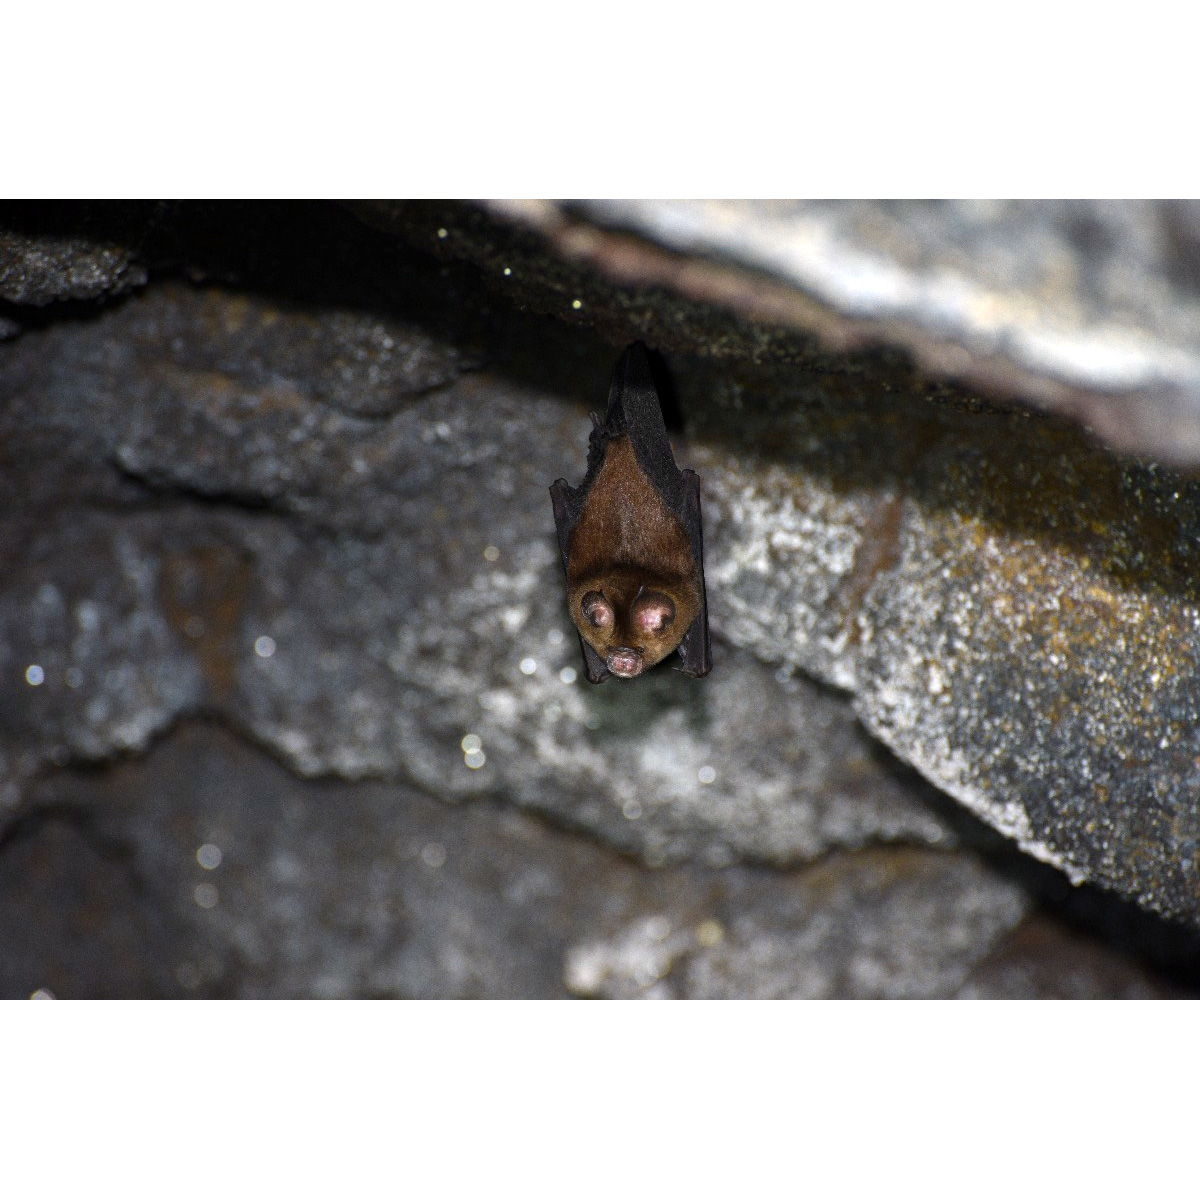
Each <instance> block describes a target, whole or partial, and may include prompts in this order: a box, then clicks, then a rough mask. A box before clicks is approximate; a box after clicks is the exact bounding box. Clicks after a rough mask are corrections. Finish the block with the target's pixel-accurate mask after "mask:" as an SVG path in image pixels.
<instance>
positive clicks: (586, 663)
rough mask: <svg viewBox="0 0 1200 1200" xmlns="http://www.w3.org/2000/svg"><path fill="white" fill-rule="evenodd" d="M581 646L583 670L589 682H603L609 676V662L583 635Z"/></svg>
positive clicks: (580, 641)
mask: <svg viewBox="0 0 1200 1200" xmlns="http://www.w3.org/2000/svg"><path fill="white" fill-rule="evenodd" d="M579 648H580V650H582V651H583V671H584V674H585V675H586V676H587V677H588V683H603V682H604V681H605V680H606V679H607V678H608V676H609V674H610V672H609V669H608V664H607V663H606V662H605V661H604V659H602V658H601V657H600V655H598V654H597V653H596V652H595V650H593V649H592V648H591V646H589V645H588V644H587V642H585V641H584V640H583V638H582V637H581V638H580V639H579Z"/></svg>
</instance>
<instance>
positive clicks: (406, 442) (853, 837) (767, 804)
mask: <svg viewBox="0 0 1200 1200" xmlns="http://www.w3.org/2000/svg"><path fill="white" fill-rule="evenodd" d="M221 299H222V296H221V294H218V293H215V292H213V291H211V290H194V289H180V288H177V287H169V288H161V289H156V290H155V291H154V292H153V293H148V294H147V295H146V296H143V297H140V298H138V299H137V300H135V301H133V302H131V303H128V304H126V305H125V306H123V307H122V308H121V309H120V310H119V311H114V312H112V313H110V314H107V315H105V316H103V317H101V318H99V319H97V320H95V321H92V322H89V323H88V324H87V325H86V326H83V327H79V328H72V327H70V326H66V325H60V326H57V327H55V328H52V329H48V330H45V331H39V332H35V333H29V334H27V335H25V336H24V337H23V338H22V339H21V341H20V342H19V343H18V344H17V345H15V346H14V347H13V348H12V351H11V353H10V356H9V359H8V363H7V367H6V368H4V370H6V372H7V374H6V375H5V376H3V377H0V378H4V379H8V380H11V381H12V384H11V386H12V387H13V388H14V390H16V389H18V388H19V389H21V390H20V391H19V392H18V395H19V396H20V397H21V399H22V400H23V401H26V403H24V404H22V405H21V407H20V413H21V415H20V418H19V419H14V420H13V421H12V422H11V424H10V426H9V427H8V431H7V432H8V434H9V438H10V440H9V443H8V444H9V447H10V451H11V453H12V455H13V460H14V467H15V468H16V470H17V472H18V474H16V475H14V477H13V482H14V485H16V486H19V472H20V471H21V470H22V469H24V470H30V469H31V468H30V465H29V456H28V455H25V454H23V453H21V447H22V444H23V442H25V441H26V440H27V439H31V438H32V439H35V440H36V439H41V442H40V443H39V444H40V445H41V446H42V452H41V457H40V459H39V460H38V462H37V463H36V464H34V465H33V466H32V469H33V470H35V471H37V472H39V473H40V474H41V475H42V476H43V479H42V486H43V487H47V488H50V495H53V494H57V491H58V489H61V490H62V491H67V490H69V488H71V487H74V488H78V487H80V485H81V484H82V485H83V486H84V487H85V488H86V487H90V488H91V489H92V490H93V491H94V493H95V494H97V495H101V494H108V495H110V496H111V497H112V502H114V503H117V504H121V503H122V502H124V504H126V505H127V506H128V507H127V509H126V510H125V511H123V512H122V513H121V516H120V519H119V520H113V519H110V520H107V521H101V520H99V519H98V518H97V517H96V516H95V514H92V513H88V514H86V515H84V516H79V515H77V514H74V513H70V514H67V513H60V514H56V515H55V516H53V517H51V518H50V519H49V520H48V521H47V522H46V524H45V527H44V528H42V529H41V531H40V532H39V534H38V537H37V538H36V539H35V541H34V542H33V544H32V546H31V547H30V546H26V547H25V548H24V551H21V550H16V547H17V544H18V543H19V542H21V531H23V530H24V529H25V528H26V525H25V522H26V521H27V520H28V518H27V517H24V518H23V517H21V516H20V515H18V514H19V512H20V506H19V505H18V506H17V508H16V509H15V510H14V511H12V512H10V514H9V517H8V520H9V522H10V528H11V530H12V533H11V538H10V540H11V542H12V543H13V545H14V549H15V550H16V558H17V560H18V562H20V564H21V565H20V568H19V569H18V570H17V571H16V572H15V573H14V575H13V577H12V579H11V580H10V585H9V589H8V592H7V598H6V603H5V605H4V606H3V608H0V619H3V620H4V628H5V630H6V632H7V634H8V637H7V639H6V647H7V653H8V655H9V674H8V678H9V680H10V681H13V682H12V684H11V685H10V687H9V688H8V689H7V693H6V694H7V696H8V703H9V712H10V713H11V714H12V719H11V722H6V726H7V728H9V729H10V730H11V732H12V735H13V737H12V741H11V742H10V743H9V751H10V756H11V759H12V762H13V772H12V777H11V781H10V794H11V795H15V792H14V791H13V789H14V788H15V787H16V785H17V781H18V780H19V779H20V778H21V777H23V776H27V775H28V774H29V773H30V771H32V770H33V769H34V768H35V767H36V766H37V765H38V763H39V762H45V761H49V762H51V763H56V762H57V763H61V762H64V761H67V760H69V759H75V758H87V759H99V758H103V757H104V756H105V755H106V754H108V753H111V752H112V751H114V750H117V749H140V748H143V747H144V746H145V745H146V744H147V742H148V740H149V738H150V737H151V736H152V735H153V734H155V733H156V732H157V731H159V730H161V729H162V728H164V727H166V726H167V725H169V724H170V723H171V721H172V720H174V719H176V718H177V717H178V716H181V715H184V714H187V713H190V712H194V711H197V710H199V709H204V710H205V711H219V712H221V713H223V714H224V715H225V716H227V717H228V718H229V719H231V720H233V721H235V722H236V723H237V724H238V725H239V727H241V728H243V729H245V730H246V731H247V732H248V733H249V734H250V735H252V736H253V737H255V738H256V739H258V740H259V741H261V742H263V743H264V744H267V745H270V746H272V747H274V748H275V749H276V750H277V751H278V752H279V753H280V754H281V755H282V756H284V758H285V759H286V760H287V761H288V762H289V763H290V764H291V765H292V766H293V767H294V768H295V769H296V770H298V771H300V772H302V773H304V774H309V775H321V774H328V773H334V774H338V775H341V776H343V777H346V778H362V777H365V776H372V775H376V776H378V775H384V776H403V777H405V778H408V779H410V780H412V781H413V782H415V783H417V784H419V785H420V786H422V787H424V788H427V789H428V790H429V791H430V792H432V793H434V794H437V795H443V796H447V797H456V798H467V797H474V796H479V795H482V794H488V793H490V794H504V795H506V796H510V797H511V798H513V799H514V800H515V801H516V802H517V803H518V804H522V805H525V806H528V807H530V808H534V809H537V810H538V811H541V812H545V813H548V814H552V815H555V816H556V817H558V818H559V819H561V820H563V821H566V822H568V823H570V824H572V825H574V826H576V827H579V828H584V829H588V830H590V831H592V832H594V833H596V834H598V835H600V836H602V837H603V838H604V839H605V840H606V841H608V842H609V843H610V844H612V845H614V846H619V847H621V848H624V849H627V850H629V851H631V852H634V853H637V854H640V855H643V856H644V857H646V858H647V859H648V860H649V861H652V862H658V863H662V862H666V861H680V860H682V859H688V858H692V859H697V858H698V859H701V860H703V861H707V862H712V863H716V864H725V863H730V862H733V861H735V860H738V859H746V858H749V859H753V860H758V861H770V862H775V863H787V862H792V861H797V860H802V859H807V858H812V857H815V856H816V855H819V854H821V853H824V852H826V851H827V850H829V849H831V848H834V847H854V846H860V845H863V844H866V843H868V842H870V841H872V840H876V839H883V840H897V839H912V840H916V841H920V842H924V843H927V844H931V845H939V844H943V843H946V842H948V841H949V840H952V834H951V833H950V831H949V830H948V829H947V828H946V826H945V824H944V822H943V821H942V820H941V819H939V818H938V817H936V816H935V815H934V814H933V813H932V812H931V810H930V809H929V808H928V806H927V805H926V804H925V803H924V802H923V801H922V799H921V796H920V789H919V788H918V787H916V786H915V785H914V784H913V783H912V782H911V781H910V780H902V779H900V778H898V776H897V773H896V771H895V769H894V768H893V767H892V766H890V765H889V764H887V763H886V762H884V761H883V760H881V759H880V758H879V757H878V756H877V755H875V754H874V753H873V751H872V747H871V745H870V743H869V741H868V740H867V739H866V738H864V736H863V734H862V732H861V730H860V729H859V728H858V726H857V724H856V723H855V721H854V719H853V716H852V714H851V713H850V712H849V710H848V708H847V706H846V705H845V703H844V701H842V700H840V699H838V698H835V697H833V696H831V695H829V694H827V693H825V692H823V691H822V690H821V689H819V688H816V687H814V686H813V685H811V684H809V683H807V682H805V681H803V680H802V679H795V678H792V677H790V675H788V674H787V673H785V674H784V675H781V676H778V677H777V676H776V675H775V673H773V672H772V671H771V670H769V669H767V668H765V667H763V666H762V665H761V664H758V663H756V662H754V661H753V660H752V659H751V658H750V657H749V656H746V655H738V654H736V653H733V652H726V653H723V654H722V655H721V671H720V672H719V674H717V675H715V676H714V678H713V680H712V681H711V682H709V683H705V684H704V685H700V684H698V683H696V682H695V681H692V680H687V679H684V678H682V677H679V676H676V675H674V674H673V673H671V672H669V671H665V672H660V673H658V675H656V676H655V677H654V678H653V679H651V680H648V681H646V682H645V683H644V684H643V685H642V686H640V687H638V688H636V689H629V690H622V691H617V689H615V688H609V689H603V688H601V689H594V688H592V687H590V686H589V685H587V684H586V683H584V682H583V681H582V680H581V678H580V675H581V672H580V663H579V661H578V658H579V655H578V645H577V642H576V639H575V637H574V634H573V631H572V628H571V626H570V624H569V622H568V620H567V619H566V617H565V614H564V613H563V611H562V597H561V582H560V578H559V576H560V571H561V568H560V565H559V563H558V561H557V555H556V552H555V549H554V543H553V530H552V525H550V524H548V522H547V515H546V514H547V513H548V512H549V507H548V501H547V498H546V480H547V479H552V478H554V477H555V476H556V475H557V474H558V473H560V472H561V471H562V470H563V469H565V468H566V467H567V466H568V465H569V464H570V463H571V462H574V461H576V460H581V459H582V458H583V457H584V447H585V445H586V430H587V428H588V426H587V421H586V418H584V417H583V416H582V415H581V414H579V413H577V412H575V411H572V410H570V409H565V408H564V407H563V406H562V405H561V404H559V403H556V402H555V401H553V400H552V399H550V398H549V397H546V396H542V395H539V394H536V393H531V392H529V391H527V390H525V389H522V388H519V387H514V386H512V385H511V384H508V383H506V382H505V381H503V380H502V379H500V378H498V377H495V376H484V375H474V376H469V377H464V378H462V379H459V380H457V381H455V382H453V383H452V384H448V385H446V386H443V387H440V388H437V389H435V390H434V391H432V392H430V393H429V394H428V395H423V396H420V397H413V396H410V395H407V394H406V395H405V399H404V403H403V404H401V405H398V406H397V407H396V410H395V411H394V412H393V413H392V414H391V416H390V417H388V418H387V419H386V420H384V419H369V420H368V419H364V418H362V417H360V416H352V415H350V414H348V413H346V412H344V411H342V407H343V406H342V405H340V404H339V403H337V402H336V401H334V400H331V399H330V397H329V396H328V395H326V394H325V393H324V392H323V391H322V390H321V387H320V383H319V381H318V383H317V384H311V383H310V384H309V385H308V387H309V389H310V392H315V394H310V392H306V391H302V390H301V388H300V386H299V384H296V385H295V386H292V388H291V390H290V391H289V392H288V393H287V398H286V400H284V399H281V393H280V392H279V391H274V392H268V394H267V395H265V396H264V389H265V388H266V386H267V385H265V384H264V383H263V379H264V378H265V376H266V375H267V374H269V373H270V369H269V366H268V365H267V364H270V363H272V362H274V361H275V357H278V359H279V361H280V364H281V366H280V369H281V370H282V369H284V367H285V366H286V367H288V369H293V370H294V369H295V367H294V363H295V361H296V360H295V358H294V357H293V356H292V355H291V354H290V353H289V348H290V346H291V342H290V341H289V338H288V333H287V330H288V329H289V328H293V329H294V331H295V335H296V339H297V340H298V342H299V343H300V345H301V347H302V348H303V347H304V346H306V345H309V344H311V319H310V318H308V317H307V316H303V315H300V316H295V317H291V316H289V315H287V314H285V313H282V312H280V311H277V310H274V309H271V310H262V309H260V310H257V311H256V310H255V309H253V308H252V307H251V308H249V309H248V307H247V304H246V302H244V301H243V300H242V299H240V298H239V297H235V296H231V295H228V294H225V295H224V296H223V299H224V302H225V303H226V304H227V305H228V307H229V309H230V312H229V313H228V314H227V315H226V316H225V317H224V318H222V317H221V315H220V313H221V309H220V300H221ZM252 323H253V324H254V325H255V327H257V328H259V329H261V330H262V331H263V338H262V341H261V343H256V344H255V346H254V347H253V348H252V347H251V345H250V344H249V342H248V333H247V328H248V326H249V325H250V324H252ZM180 329H183V330H185V331H192V336H195V331H196V330H197V329H201V330H203V332H204V337H203V339H199V338H197V340H198V341H201V342H202V346H203V349H202V351H201V350H192V351H188V352H187V353H190V354H192V355H193V356H195V355H197V354H200V353H203V354H204V355H206V356H207V357H208V358H210V359H211V360H213V361H218V360H219V361H221V362H223V363H224V364H225V366H224V367H223V368H222V371H221V372H220V373H219V374H218V373H216V372H214V371H207V372H203V373H201V372H196V371H192V370H190V369H181V368H180V367H179V360H180V358H181V356H183V355H184V353H185V352H184V350H182V349H180V348H178V347H177V346H176V339H177V338H180V337H183V335H182V334H180V333H178V332H177V331H179V330H180ZM225 338H228V339H229V341H230V342H231V343H232V348H231V347H230V346H227V345H226V344H225V340H224V339H225ZM190 344H191V341H190V340H188V339H185V341H184V345H185V346H187V345H190ZM164 346H165V347H166V350H165V352H164V350H163V347H164ZM113 355H115V356H116V360H115V361H109V360H108V359H107V358H106V356H113ZM105 362H107V366H106V368H105V370H106V372H107V373H102V372H101V371H98V370H96V369H94V368H95V365H96V364H97V363H105ZM243 363H244V364H246V365H245V366H242V365H241V364H243ZM362 372H363V374H364V375H368V373H369V365H366V364H364V365H363V367H362ZM297 378H299V376H298V377H297ZM351 383H352V381H351ZM349 385H350V384H348V385H347V386H349ZM43 389H44V390H43ZM17 411H18V410H17V409H16V408H14V409H13V410H12V412H13V415H14V417H15V415H16V413H17ZM531 427H535V428H538V429H539V430H540V431H541V436H540V437H539V439H538V441H537V443H535V444H531V443H530V440H529V435H528V431H529V429H530V428H531ZM55 438H57V439H58V441H57V444H56V443H55V442H54V439H55ZM59 447H61V450H62V453H61V454H60V453H59ZM59 461H61V462H64V463H70V464H71V472H72V481H71V483H70V484H68V483H67V481H66V480H65V479H61V478H60V479H59V481H58V484H57V485H56V486H55V487H51V485H50V484H49V483H47V481H46V479H45V476H46V475H50V474H53V473H54V472H55V470H56V463H58V462H59ZM83 464H88V465H87V467H86V468H85V467H84V465H83ZM85 469H86V471H87V474H86V475H84V476H83V478H82V479H81V478H80V476H79V472H81V471H83V470H85ZM85 480H86V481H87V482H85ZM122 488H125V489H126V492H125V493H123V492H122V491H121V489H122ZM122 497H123V501H122ZM152 501H157V503H156V504H154V506H153V508H150V509H148V508H147V506H148V505H150V504H151V502H152ZM197 501H203V503H197ZM22 553H24V554H25V555H26V556H27V557H25V558H23V557H22ZM26 580H27V581H28V582H25V581H26ZM49 580H55V582H54V583H50V582H48V581H49ZM718 653H721V652H720V651H719V652H718ZM29 664H37V665H38V666H39V668H40V669H41V671H42V672H43V680H42V682H41V683H40V684H39V685H38V686H36V687H33V686H31V685H29V684H28V682H26V681H22V680H21V679H20V673H21V672H22V671H23V670H25V669H26V667H27V665H29ZM466 737H474V738H475V739H477V740H478V743H479V745H478V750H477V751H476V755H475V756H473V757H472V758H471V759H470V760H468V759H467V758H466V757H465V756H464V751H463V739H464V738H466Z"/></svg>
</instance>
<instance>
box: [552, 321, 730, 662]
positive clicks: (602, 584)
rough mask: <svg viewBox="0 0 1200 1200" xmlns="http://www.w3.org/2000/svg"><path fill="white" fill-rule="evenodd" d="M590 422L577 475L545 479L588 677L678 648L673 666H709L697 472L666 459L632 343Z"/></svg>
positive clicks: (641, 360) (651, 394) (662, 429)
mask: <svg viewBox="0 0 1200 1200" xmlns="http://www.w3.org/2000/svg"><path fill="white" fill-rule="evenodd" d="M592 423H593V426H594V428H593V429H592V436H591V441H590V442H589V445H588V469H587V474H586V475H585V476H584V479H583V482H582V483H581V484H580V485H579V486H578V487H577V488H573V487H570V486H569V485H568V484H567V481H566V480H565V479H559V480H557V481H556V482H555V483H554V484H553V485H552V486H551V488H550V496H551V499H552V500H553V501H554V524H555V525H556V526H557V528H558V544H559V548H560V549H561V550H562V557H563V565H564V566H565V567H566V569H567V604H568V606H569V608H570V610H571V619H572V620H573V621H574V622H575V625H576V627H577V628H578V630H579V643H580V647H581V648H582V650H583V664H584V669H585V670H586V672H587V677H588V679H589V680H591V682H592V683H603V682H604V680H605V679H607V678H608V677H609V675H610V674H611V675H616V676H618V677H619V678H621V679H633V678H635V677H636V676H638V675H641V674H642V673H643V672H644V671H645V670H647V669H648V668H649V667H652V666H654V664H655V663H658V662H661V661H662V660H663V659H664V658H666V657H667V655H668V654H670V653H671V651H672V650H676V649H678V651H679V659H680V664H679V667H678V669H679V670H681V671H683V672H685V673H686V674H688V675H695V676H697V677H699V676H703V675H707V674H708V672H709V671H710V670H711V669H712V660H711V657H710V654H709V645H708V607H707V605H706V604H705V599H704V542H703V535H702V533H701V529H700V479H699V476H697V475H696V473H695V472H694V471H680V470H679V468H678V467H677V466H676V465H675V456H674V455H673V454H672V453H671V443H670V442H669V441H668V440H667V430H666V426H665V425H664V424H663V416H662V408H661V407H660V405H659V400H658V392H657V390H656V389H655V386H654V379H653V377H652V376H651V374H650V363H649V360H648V359H647V356H646V347H645V346H643V345H642V343H641V342H635V343H634V344H633V345H632V346H630V347H629V349H628V350H626V351H625V353H624V354H623V355H622V356H621V359H620V361H619V362H618V363H617V367H616V370H615V371H614V372H613V380H612V386H611V388H610V389H609V393H608V411H607V412H606V413H605V414H604V419H603V420H601V419H600V417H598V416H597V415H596V414H595V413H593V414H592Z"/></svg>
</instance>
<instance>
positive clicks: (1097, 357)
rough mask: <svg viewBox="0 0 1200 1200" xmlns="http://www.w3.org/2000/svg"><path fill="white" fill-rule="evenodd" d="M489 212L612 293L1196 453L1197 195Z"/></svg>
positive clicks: (1132, 441) (621, 205) (1110, 434)
mask: <svg viewBox="0 0 1200 1200" xmlns="http://www.w3.org/2000/svg"><path fill="white" fill-rule="evenodd" d="M492 211H493V212H495V213H496V214H497V216H498V217H500V218H505V219H509V220H516V221H518V222H522V223H526V224H528V225H529V226H531V227H532V228H534V229H537V230H539V231H540V233H541V235H542V236H543V237H545V238H546V239H547V240H548V242H549V243H550V244H551V245H553V246H554V247H555V250H556V252H557V253H558V254H559V255H560V256H561V257H562V258H564V259H565V260H567V261H568V262H574V263H577V264H580V265H583V264H586V265H587V266H588V267H589V268H590V269H592V270H593V271H595V272H596V273H598V274H599V275H600V276H601V277H602V278H605V279H609V280H613V281H616V282H618V283H620V284H621V285H622V287H623V288H624V289H626V290H629V289H631V288H636V287H640V288H644V289H645V288H651V287H654V286H658V287H662V288H665V289H668V290H669V291H671V292H673V293H674V294H676V295H679V296H682V297H686V298H691V299H696V300H699V301H702V302H708V303H716V304H719V305H721V306H723V307H725V308H727V309H728V310H729V311H731V312H733V313H736V314H738V315H739V316H741V317H743V318H744V319H746V320H748V321H750V322H752V323H753V324H755V325H759V326H772V325H784V326H790V327H792V328H797V329H800V330H803V331H804V332H806V333H810V334H816V335H817V336H818V337H819V338H820V339H821V341H822V343H823V344H824V345H825V346H827V347H832V348H836V349H838V350H848V349H852V348H855V347H862V346H865V345H872V344H876V345H888V346H895V347H903V348H904V349H906V350H907V351H908V352H909V353H911V354H912V355H913V356H914V357H915V359H916V360H917V361H918V362H919V363H920V364H921V366H922V367H923V369H924V370H925V372H926V373H927V374H929V375H932V376H935V377H936V376H940V377H942V378H951V379H956V380H959V381H962V382H964V383H966V384H968V385H970V386H973V387H983V388H987V389H989V390H990V391H992V392H993V393H995V394H998V395H1004V396H1007V397H1009V398H1012V399H1020V400H1022V401H1024V402H1027V403H1028V402H1032V403H1034V404H1037V405H1039V406H1041V407H1044V408H1046V409H1048V410H1050V411H1053V412H1057V413H1060V414H1062V415H1064V416H1067V417H1070V418H1072V419H1075V420H1079V421H1081V422H1082V423H1083V424H1085V425H1086V426H1087V427H1088V428H1090V429H1091V430H1093V431H1094V432H1095V433H1097V434H1098V435H1099V436H1101V437H1102V438H1104V439H1105V440H1106V441H1107V442H1109V444H1111V445H1113V446H1115V447H1116V448H1118V449H1120V450H1124V451H1130V452H1145V453H1149V454H1152V455H1153V456H1155V457H1156V458H1159V459H1161V460H1164V461H1170V462H1174V463H1177V464H1189V463H1196V462H1200V353H1198V352H1197V349H1196V339H1195V331H1196V329H1197V327H1198V325H1200V252H1198V247H1200V205H1198V204H1197V203H1196V202H1195V201H1088V200H1068V201H1049V202H1048V201H1019V200H1017V201H902V202H888V201H853V202H846V201H795V200H791V201H783V200H777V201H661V200H646V201H620V200H606V201H590V202H580V203H573V204H564V203H554V202H550V201H523V202H517V203H497V204H494V205H492ZM631 234H632V235H635V236H634V237H630V236H629V235H631ZM664 250H669V251H670V252H671V253H669V254H667V253H664ZM577 290H583V289H581V288H577Z"/></svg>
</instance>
